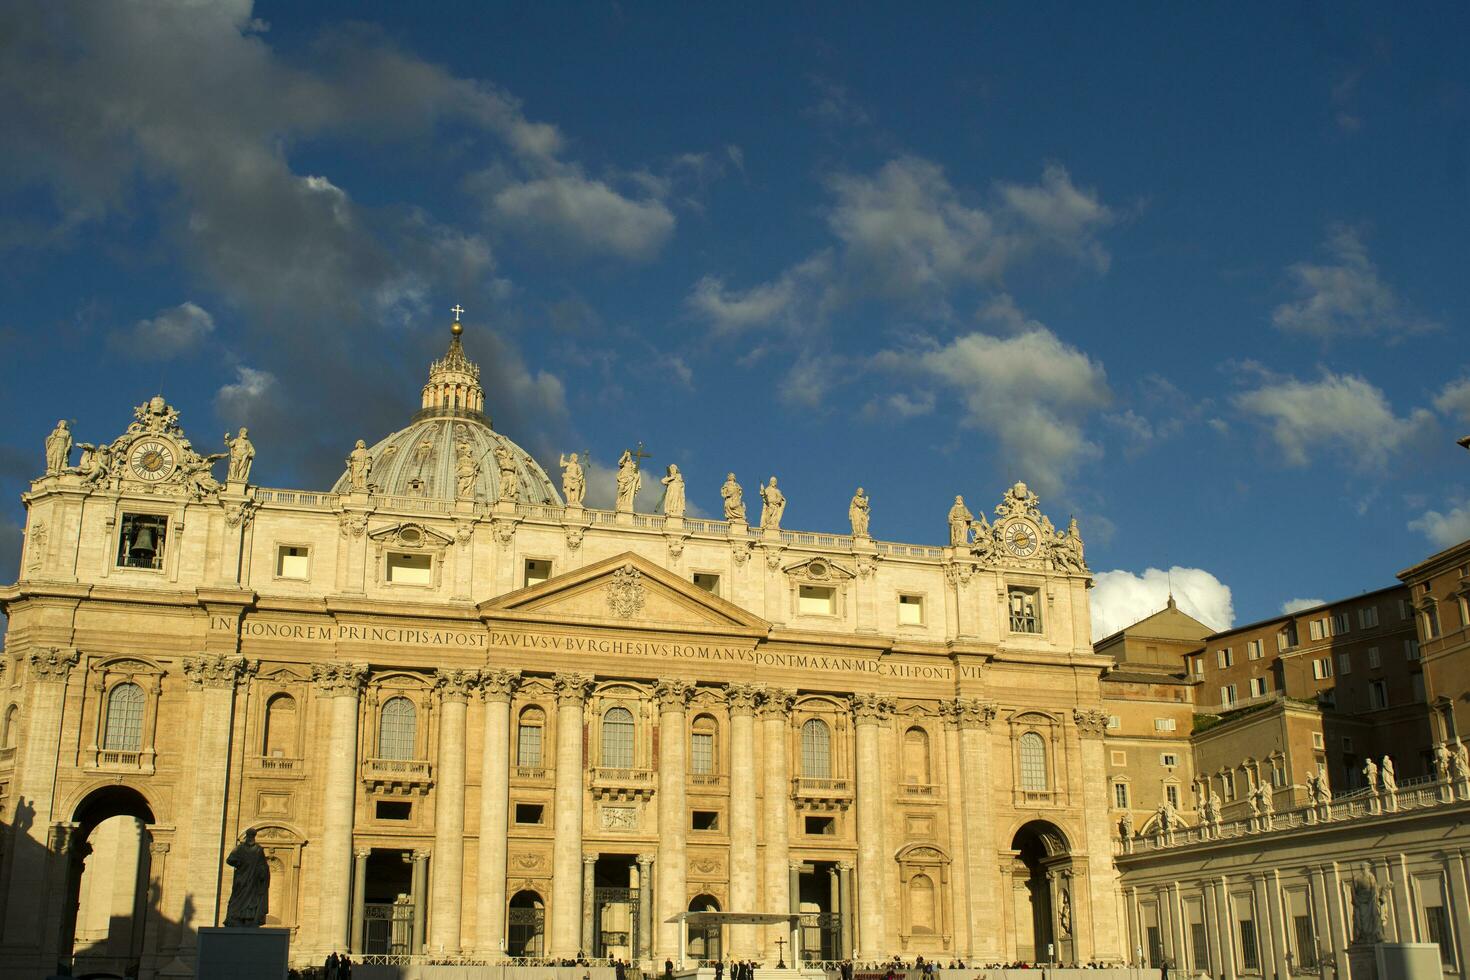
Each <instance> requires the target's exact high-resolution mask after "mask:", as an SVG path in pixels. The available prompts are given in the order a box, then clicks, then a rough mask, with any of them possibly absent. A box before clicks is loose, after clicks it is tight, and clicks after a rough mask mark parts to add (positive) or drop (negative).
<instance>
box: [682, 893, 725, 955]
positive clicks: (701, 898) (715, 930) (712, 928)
mask: <svg viewBox="0 0 1470 980" xmlns="http://www.w3.org/2000/svg"><path fill="white" fill-rule="evenodd" d="M689 911H691V912H718V911H720V903H719V902H718V901H716V900H715V897H714V896H713V895H696V896H694V898H693V899H691V900H690V902H689ZM720 928H721V927H720V925H719V924H718V923H715V922H711V923H708V924H701V925H696V924H694V923H690V924H689V925H688V930H689V931H688V939H687V940H686V949H687V950H688V952H689V956H690V957H691V958H692V959H694V960H717V959H719V958H720Z"/></svg>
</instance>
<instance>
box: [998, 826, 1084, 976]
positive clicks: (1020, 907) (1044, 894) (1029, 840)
mask: <svg viewBox="0 0 1470 980" xmlns="http://www.w3.org/2000/svg"><path fill="white" fill-rule="evenodd" d="M1011 851H1012V853H1013V854H1014V864H1013V866H1012V868H1011V883H1012V898H1013V900H1014V903H1015V904H1014V908H1015V918H1014V921H1015V923H1016V958H1017V959H1020V960H1025V961H1026V962H1028V963H1046V962H1052V963H1072V962H1075V961H1076V959H1077V956H1076V950H1077V945H1076V941H1075V939H1074V936H1073V928H1074V922H1073V915H1074V911H1075V910H1074V909H1073V897H1072V849H1071V845H1069V844H1068V843H1067V836H1066V834H1064V833H1062V830H1061V828H1059V827H1058V826H1057V825H1056V824H1054V823H1051V822H1050V821H1046V820H1032V821H1031V822H1029V823H1027V824H1025V825H1024V826H1022V827H1021V829H1020V830H1018V831H1016V834H1015V836H1014V837H1013V838H1012V839H1011Z"/></svg>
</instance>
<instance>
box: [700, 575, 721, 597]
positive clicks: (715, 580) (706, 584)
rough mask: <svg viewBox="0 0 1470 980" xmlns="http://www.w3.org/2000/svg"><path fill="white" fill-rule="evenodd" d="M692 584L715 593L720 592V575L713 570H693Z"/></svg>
mask: <svg viewBox="0 0 1470 980" xmlns="http://www.w3.org/2000/svg"><path fill="white" fill-rule="evenodd" d="M694 584H695V586H697V587H698V588H701V589H703V590H704V591H706V592H713V593H715V594H716V595H718V594H719V592H720V577H719V576H718V575H716V574H715V573H714V572H695V573H694Z"/></svg>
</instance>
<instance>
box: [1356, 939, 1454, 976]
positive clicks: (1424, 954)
mask: <svg viewBox="0 0 1470 980" xmlns="http://www.w3.org/2000/svg"><path fill="white" fill-rule="evenodd" d="M1374 948H1375V949H1376V950H1377V952H1378V975H1379V976H1380V977H1383V978H1384V980H1440V978H1441V977H1443V976H1444V973H1445V971H1444V966H1443V965H1442V964H1441V963H1440V955H1439V945H1438V944H1437V943H1379V944H1378V945H1377V946H1376V947H1374ZM1354 980H1356V977H1354Z"/></svg>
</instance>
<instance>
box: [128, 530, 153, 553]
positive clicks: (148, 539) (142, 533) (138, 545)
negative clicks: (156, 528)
mask: <svg viewBox="0 0 1470 980" xmlns="http://www.w3.org/2000/svg"><path fill="white" fill-rule="evenodd" d="M157 550H158V549H157V547H156V546H155V545H154V543H153V528H151V527H147V526H144V527H140V528H139V529H138V533H137V534H135V535H133V545H132V547H131V548H129V549H128V557H130V558H137V559H140V560H142V561H150V562H151V561H152V560H153V556H154V554H155V553H156V552H157Z"/></svg>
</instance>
